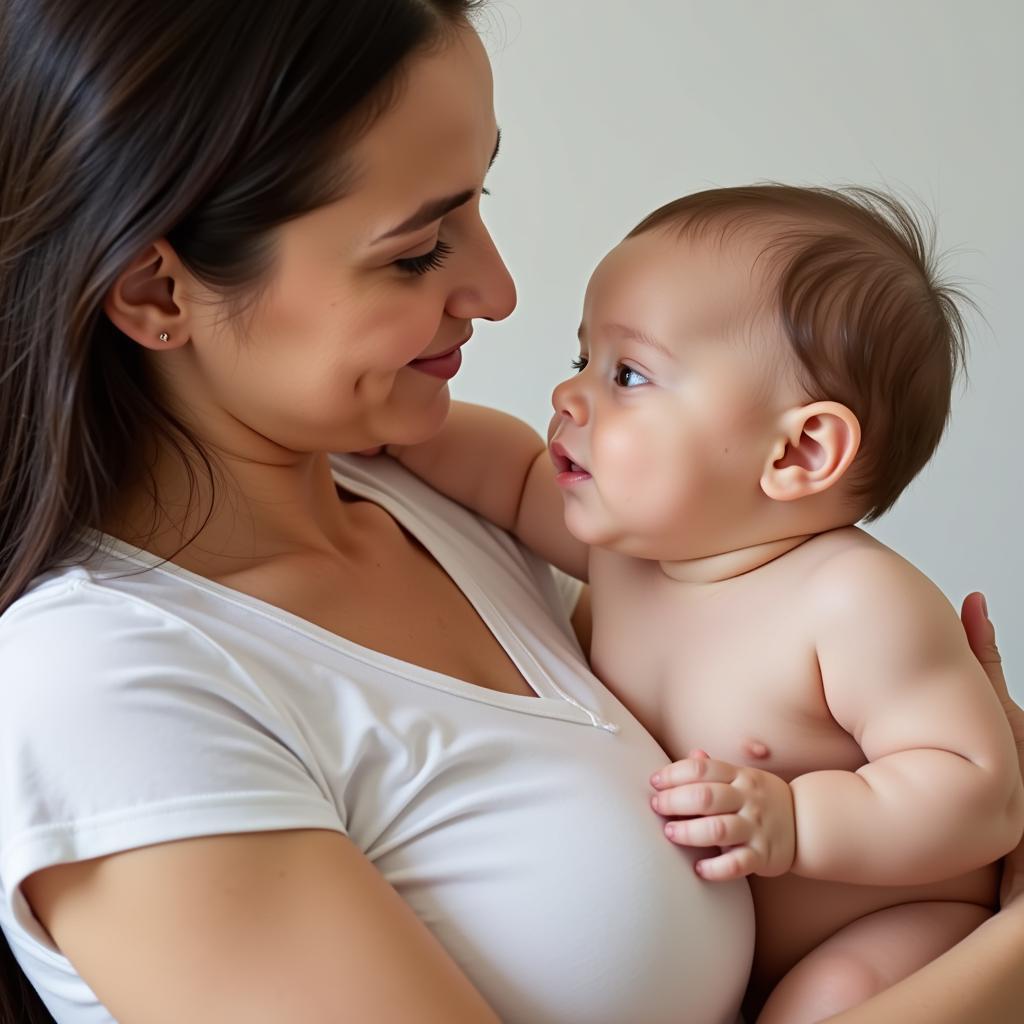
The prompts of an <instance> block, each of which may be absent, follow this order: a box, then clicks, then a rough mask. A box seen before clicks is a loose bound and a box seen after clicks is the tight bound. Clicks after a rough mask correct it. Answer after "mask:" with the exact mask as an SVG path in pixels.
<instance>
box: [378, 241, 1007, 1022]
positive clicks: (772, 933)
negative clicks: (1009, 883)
mask: <svg viewBox="0 0 1024 1024" xmlns="http://www.w3.org/2000/svg"><path fill="white" fill-rule="evenodd" d="M735 248H736V251H728V250H727V248H726V247H725V246H721V247H716V246H713V245H712V244H711V243H709V242H707V241H704V242H703V243H696V242H693V243H686V242H682V243H681V242H679V241H678V240H677V239H675V238H670V237H668V236H663V235H658V234H657V233H652V234H651V235H650V236H641V237H639V238H635V239H629V240H627V241H626V242H625V243H623V244H622V245H620V246H619V247H618V248H617V249H616V250H613V252H612V253H611V254H610V255H609V256H608V257H607V258H606V260H605V261H603V262H602V264H601V266H599V268H598V269H597V271H596V272H595V274H594V277H593V279H592V281H591V284H590V287H589V289H588V292H587V299H586V302H585V306H584V317H583V325H582V327H581V331H580V337H581V348H582V352H581V360H580V363H579V365H578V368H579V369H580V370H581V371H582V372H581V373H580V374H579V375H578V376H576V377H573V378H570V379H569V380H567V381H565V382H564V383H563V384H561V385H559V387H558V388H556V390H555V393H554V396H553V404H554V407H555V417H554V419H553V420H552V424H551V430H550V437H549V440H550V442H551V454H550V458H549V456H548V455H547V454H545V453H544V452H543V444H542V443H541V442H540V441H539V439H538V438H537V437H536V435H533V434H532V431H529V430H528V428H527V429H525V430H524V428H523V425H521V424H518V423H515V422H513V421H511V419H510V418H507V417H503V416H502V415H501V414H496V413H493V412H491V411H489V410H483V409H479V408H476V407H464V408H459V409H456V410H455V413H454V415H453V416H452V417H451V418H450V419H449V421H448V423H447V424H446V427H445V428H444V430H443V431H442V433H441V434H440V435H439V436H438V438H436V439H434V440H433V441H431V442H430V443H429V444H427V445H425V446H421V447H413V448H409V449H401V450H397V451H395V450H393V451H395V453H396V454H398V457H399V458H400V460H401V461H402V462H403V463H405V464H406V465H407V466H408V467H409V468H411V469H413V471H414V472H417V473H419V474H420V475H422V476H424V477H425V478H426V479H427V480H428V481H429V482H430V483H432V484H433V485H434V486H436V487H438V488H439V489H440V490H442V491H443V492H445V493H447V494H449V495H450V496H452V497H454V498H456V499H457V500H459V501H461V502H463V503H464V504H467V505H468V506H469V507H471V508H473V509H475V510H477V511H479V512H480V513H481V514H484V515H486V516H488V517H489V518H491V519H493V520H494V521H495V522H497V523H499V524H500V525H503V526H506V527H508V528H512V529H514V530H515V531H516V532H517V534H518V535H519V536H520V537H521V539H523V540H524V542H526V543H528V544H530V545H531V546H533V547H534V548H535V549H536V550H537V551H538V552H540V553H541V554H543V555H544V556H545V557H547V558H549V559H551V560H552V561H554V562H555V563H556V564H559V565H561V566H562V567H563V568H565V569H566V570H567V571H569V572H573V573H575V574H576V575H578V576H580V577H581V578H589V581H590V584H591V590H592V602H593V643H592V646H591V661H592V665H593V667H594V670H595V672H596V673H597V674H598V675H599V677H600V678H601V679H602V680H604V681H605V683H606V684H607V685H608V686H609V687H610V688H611V689H612V690H613V691H614V692H615V693H616V694H617V696H619V698H620V699H621V700H623V702H624V703H626V704H627V706H629V708H630V709H631V710H632V711H633V713H634V714H635V715H636V716H637V717H638V718H639V719H640V720H641V721H642V722H643V723H644V725H645V726H646V727H647V728H648V729H649V730H650V732H651V733H652V734H653V735H654V736H655V737H656V738H657V739H658V740H659V742H660V743H661V745H662V746H663V748H664V749H665V750H666V752H667V753H668V754H669V756H670V757H671V758H672V759H673V760H674V762H675V763H673V764H672V765H670V766H668V767H667V768H666V769H664V770H663V771H662V772H660V773H658V775H657V776H656V777H655V778H654V779H652V786H653V787H654V789H655V794H654V795H653V797H652V806H653V808H654V809H655V810H656V811H657V812H658V813H659V814H662V815H664V816H665V817H666V818H668V819H669V820H668V822H667V824H666V834H667V835H668V837H669V838H670V839H671V840H672V841H673V842H677V843H679V844H681V845H686V846H698V847H709V848H711V849H710V850H709V856H708V857H706V858H704V859H703V860H701V861H698V864H697V868H698V871H699V873H700V874H701V875H702V877H704V878H707V879H708V880H711V881H715V880H719V879H726V878H735V877H738V876H741V875H749V876H752V877H751V883H752V889H753V893H754V897H755V907H756V912H757V922H758V950H757V953H756V955H755V964H754V974H753V978H752V986H751V994H750V999H749V1000H748V1011H750V1012H756V1011H757V1010H760V1009H761V1007H762V1005H763V1012H762V1014H761V1017H760V1020H761V1021H762V1022H763V1024H776V1022H779V1024H801V1022H804V1021H806V1022H808V1024H810V1022H813V1021H818V1020H822V1019H824V1018H826V1017H828V1016H830V1015H832V1014H834V1013H836V1012H839V1011H842V1010H844V1009H846V1008H847V1007H850V1006H853V1005H856V1004H858V1003H861V1002H863V1001H864V1000H866V999H867V998H868V997H870V996H871V995H873V994H874V993H876V992H878V991H879V990H880V989H882V988H884V987H886V986H888V985H891V984H893V983H895V982H896V981H898V980H899V979H900V978H903V977H905V976H907V975H908V974H910V973H911V972H912V971H914V970H915V969H916V968H918V967H920V966H922V965H923V964H924V963H926V962H928V961H929V960H931V959H933V958H934V957H936V956H938V955H939V954H941V953H942V952H943V951H945V950H946V949H948V948H950V947H951V946H953V945H954V944H955V943H956V942H957V941H959V940H960V939H962V938H963V937H964V936H965V935H967V934H968V933H970V932H971V931H972V930H973V929H974V928H975V927H977V926H978V925H979V924H980V923H981V922H983V921H984V920H986V919H987V918H988V917H989V916H990V914H991V912H992V910H993V909H994V907H995V905H996V904H995V900H996V889H997V885H998V870H997V868H996V866H995V865H994V863H993V862H995V861H996V860H997V859H998V858H999V857H1000V856H1002V855H1003V854H1005V853H1006V852H1007V851H1008V850H1010V849H1012V848H1013V847H1014V846H1015V845H1016V844H1017V842H1018V841H1019V840H1020V836H1021V831H1022V827H1024V789H1022V786H1021V779H1020V775H1019V772H1018V767H1017V761H1016V751H1015V748H1014V744H1013V741H1012V737H1011V734H1010V731H1009V729H1008V728H1007V724H1006V719H1005V717H1004V714H1003V711H1002V709H1001V707H1000V704H999V701H998V700H997V698H996V696H995V695H994V694H993V692H992V690H991V688H990V687H989V685H988V682H987V679H986V676H985V672H984V670H983V669H982V668H981V666H980V665H979V664H978V662H977V660H976V659H975V658H974V656H973V655H972V653H971V651H970V648H969V646H968V644H967V642H966V639H965V637H964V634H963V631H962V630H961V628H960V626H959V623H958V622H957V617H956V614H955V612H954V611H953V610H952V609H951V608H950V607H949V605H948V603H947V602H946V600H945V598H944V597H943V596H942V594H941V593H940V592H939V591H938V589H937V588H936V587H935V586H934V585H933V584H931V583H930V582H929V581H928V580H927V579H926V578H925V577H923V576H922V575H921V574H920V573H919V572H917V570H915V569H914V568H913V567H912V566H911V565H909V563H907V562H905V561H904V560H903V559H901V558H900V557H899V556H898V555H896V554H895V553H894V552H892V551H890V550H889V549H887V548H885V547H884V546H883V545H881V544H879V543H878V542H876V541H874V540H873V539H872V538H871V537H870V536H868V535H867V534H865V533H863V532H862V531H859V530H857V529H855V528H853V527H852V526H850V525H849V524H850V523H851V522H853V521H855V520H856V519H857V518H858V517H859V516H858V515H857V514H852V512H851V508H852V506H851V502H850V500H849V497H848V495H847V493H846V486H845V483H844V476H845V474H846V471H847V470H848V469H849V468H850V466H851V465H852V464H853V462H854V460H855V458H856V454H857V450H858V445H859V439H860V435H859V424H858V423H857V421H856V418H855V417H854V416H853V415H852V413H850V411H849V410H848V409H846V408H844V407H842V406H840V405H838V404H836V403H832V402H814V403H810V404H808V403H807V402H806V399H803V397H802V393H801V390H800V388H799V386H798V385H797V383H796V378H795V375H794V374H793V373H791V372H790V369H789V367H788V366H787V364H786V361H785V359H784V355H785V350H784V349H783V348H782V347H781V344H780V340H779V339H778V338H777V337H775V338H773V337H772V332H771V329H770V327H769V326H767V325H766V324H763V323H761V321H760V320H759V309H763V306H759V305H758V301H757V298H756V297H753V298H750V299H748V300H747V301H746V302H744V301H743V300H742V299H740V300H739V301H737V298H736V297H737V296H743V295H745V294H749V293H750V292H751V282H752V281H753V282H754V285H755V286H756V285H757V283H758V282H757V279H756V277H755V276H754V272H753V269H752V267H753V260H752V257H751V250H750V249H749V247H748V248H744V246H743V245H742V244H740V245H738V246H736V247H735ZM762 319H763V318H762ZM751 325H754V326H753V327H752V326H751ZM773 345H774V348H773V347H772V346H773ZM552 461H553V462H554V469H555V472H554V473H553V472H552V465H551V463H552ZM668 467H671V468H668ZM709 755H710V756H709ZM784 978H785V980H784V981H783V979H784ZM780 982H782V983H781V984H780ZM769 994H771V999H770V1001H768V1002H767V1003H765V1001H766V1000H767V999H768V997H769Z"/></svg>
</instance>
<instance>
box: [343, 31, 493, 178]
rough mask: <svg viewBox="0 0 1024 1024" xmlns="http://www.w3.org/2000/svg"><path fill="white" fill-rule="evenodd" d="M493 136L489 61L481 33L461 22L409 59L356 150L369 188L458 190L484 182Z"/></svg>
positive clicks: (491, 84)
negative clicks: (412, 186)
mask: <svg viewBox="0 0 1024 1024" xmlns="http://www.w3.org/2000/svg"><path fill="white" fill-rule="evenodd" d="M495 136H496V126H495V118H494V98H493V82H492V77H491V67H490V61H489V60H488V58H487V53H486V51H485V50H484V47H483V44H482V43H481V41H480V39H479V37H478V36H477V34H476V33H475V32H474V31H473V30H472V29H470V28H461V29H458V30H456V31H455V32H453V33H451V34H450V36H449V37H446V38H445V41H444V42H443V44H441V45H438V46H435V47H433V48H431V49H430V50H428V51H426V52H424V53H422V54H420V55H417V56H415V57H413V58H411V60H410V62H409V65H408V67H407V68H406V70H405V71H404V73H403V74H402V78H401V80H400V82H399V87H398V89H397V92H396V97H395V99H394V101H393V102H392V103H391V105H390V106H388V107H387V109H385V110H384V111H383V113H382V114H381V116H380V117H379V118H378V120H377V121H376V122H375V123H374V124H373V125H372V126H371V128H370V129H369V130H368V131H367V132H366V133H365V134H364V135H363V137H362V138H361V139H360V140H359V141H358V142H357V143H356V145H355V146H354V147H353V151H352V156H353V158H354V161H355V163H356V167H357V171H358V173H359V174H360V176H361V178H362V179H363V181H364V183H365V184H366V185H369V186H370V187H373V186H374V185H377V186H384V187H388V186H392V187H394V186H403V185H405V186H408V185H409V184H415V185H416V186H417V189H422V190H424V191H426V192H432V191H435V190H436V189H438V188H441V189H456V190H457V189H458V188H459V187H463V188H465V187H472V186H478V185H479V180H480V177H481V173H482V170H486V165H487V161H488V160H489V158H490V155H491V152H492V150H493V147H494V140H495ZM481 161H483V168H481V167H480V166H479V165H480V163H481Z"/></svg>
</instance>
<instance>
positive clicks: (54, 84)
mask: <svg viewBox="0 0 1024 1024" xmlns="http://www.w3.org/2000/svg"><path fill="white" fill-rule="evenodd" d="M481 2H482V0H303V2H302V3H298V4H293V3H286V2H282V0H241V2H240V0H143V2H142V3H139V2H138V0H3V3H2V5H0V111H2V115H0V118H2V122H0V614H2V613H3V612H4V611H5V610H6V609H7V608H8V607H9V606H10V605H11V604H12V602H14V601H15V600H16V599H17V598H18V597H19V596H20V595H21V594H22V593H23V592H24V590H25V588H26V587H27V586H28V584H29V583H30V582H31V581H32V579H33V578H35V577H36V576H37V575H39V574H40V573H42V572H45V571H47V570H48V569H50V568H52V567H54V566H57V565H60V564H66V563H67V562H71V561H75V560H76V557H77V558H78V559H80V558H81V557H82V555H81V551H82V549H81V546H80V544H81V542H80V539H79V538H78V533H79V530H80V529H81V528H82V527H87V526H92V527H97V528H98V527H99V526H100V524H102V523H103V522H104V521H105V520H106V518H107V516H108V515H109V513H110V511H111V509H112V507H113V506H114V502H115V499H116V498H117V496H118V495H119V494H120V493H122V491H123V489H124V488H125V487H126V486H127V484H128V483H130V482H134V481H138V480H142V479H145V476H146V473H147V466H146V464H145V458H144V446H143V443H142V442H143V440H144V439H151V440H162V441H163V442H164V443H165V444H166V445H167V446H169V447H170V448H171V450H173V451H175V452H176V453H177V455H178V456H180V458H181V460H182V462H183V464H184V466H185V468H186V472H187V473H188V476H189V479H191V480H193V481H194V480H195V475H194V473H195V470H194V464H195V462H196V461H198V463H200V464H202V465H203V466H204V467H205V471H206V473H207V474H208V475H209V477H210V485H211V487H212V485H213V472H212V466H211V463H210V460H209V458H208V456H207V455H206V454H205V453H204V452H203V450H202V449H201V447H200V445H199V442H198V441H197V439H196V438H195V437H194V436H193V435H192V434H190V432H189V431H188V429H187V428H186V427H185V426H184V425H183V424H182V423H181V422H180V421H178V420H177V419H176V418H175V417H174V416H172V415H171V414H170V412H169V411H168V410H167V409H166V408H164V407H163V405H162V404H161V401H160V397H159V394H158V393H157V390H156V389H155V388H154V387H153V384H152V381H151V380H150V379H149V376H148V375H147V373H146V372H145V365H144V360H143V353H142V349H141V347H140V346H139V345H138V344H136V343H134V342H131V341H129V340H128V339H126V338H125V337H124V335H122V334H121V333H120V332H119V331H118V330H117V328H115V327H114V325H113V324H112V323H111V322H110V320H109V319H108V318H107V317H106V315H105V314H104V313H103V310H102V303H103V300H104V297H105V296H106V294H107V293H108V292H109V290H110V288H111V286H112V285H113V284H114V282H115V281H116V279H117V278H118V276H119V274H120V273H121V272H122V271H123V269H124V268H125V267H126V266H127V265H128V264H129V263H130V262H131V260H133V259H134V258H135V257H136V256H138V255H139V254H140V253H142V252H144V251H145V249H146V247H147V246H148V245H150V244H152V243H153V242H154V241H156V240H157V239H159V238H165V239H167V241H168V242H169V243H170V245H171V246H172V247H173V248H174V250H175V252H176V254H177V255H178V257H179V258H180V259H181V261H182V263H183V264H184V265H185V266H186V267H187V268H188V270H189V271H190V272H191V273H192V274H194V275H195V277H196V278H197V279H198V280H200V281H201V282H203V283H204V284H205V285H207V286H209V287H210V288H211V289H214V290H215V291H216V292H217V293H218V294H219V295H221V296H222V297H223V298H224V300H225V304H226V308H228V309H229V310H230V312H231V313H232V315H240V314H241V312H242V308H243V306H244V305H245V304H247V303H248V302H250V301H251V300H252V299H253V298H254V297H255V296H256V295H257V294H258V291H259V288H260V286H261V284H264V283H265V282H266V277H267V275H268V273H269V271H270V269H271V267H272V262H273V257H274V252H273V248H272V235H271V232H272V229H274V228H275V227H278V226H279V225H281V224H283V223H285V222H286V221H289V220H291V219H293V218H296V217H298V216H301V215H302V214H305V213H308V212H310V211H311V210H314V209H317V208H318V207H320V206H323V205H325V204H327V203H328V202H332V201H334V200H337V199H338V198H340V197H341V196H342V195H343V194H344V189H345V171H346V168H345V167H344V161H343V160H341V161H340V163H339V159H338V157H339V153H340V152H342V151H343V150H339V146H341V147H343V146H344V143H345V141H346V140H352V139H353V138H355V137H356V136H357V135H358V133H359V132H361V131H362V130H364V129H365V128H366V127H367V126H368V125H369V124H371V123H372V121H373V119H374V117H375V116H376V115H377V114H379V113H380V112H381V111H382V110H383V109H384V108H385V107H386V106H387V105H388V103H389V102H390V101H391V100H392V99H393V97H394V91H395V88H396V87H397V86H398V84H399V83H400V75H401V69H402V67H403V66H404V63H405V61H406V59H407V58H408V57H409V56H410V55H412V54H414V53H416V52H419V51H421V50H423V49H424V48H427V47H429V46H431V45H433V44H434V43H436V42H437V41H439V40H441V39H442V38H443V37H444V35H445V34H446V33H447V32H449V31H451V30H452V29H453V28H454V27H456V26H458V25H460V24H462V23H463V21H464V20H465V19H466V18H468V17H469V15H470V14H471V12H472V11H473V10H474V9H475V8H476V7H478V6H480V5H481ZM190 453H191V455H190ZM76 553H77V555H76ZM17 682H18V681H17V680H13V679H8V680H2V684H3V685H8V686H10V685H17ZM0 953H2V954H3V956H2V959H3V961H5V963H2V964H0V983H2V990H0V1024H34V1022H36V1021H50V1019H51V1018H50V1017H49V1015H48V1014H47V1013H46V1011H45V1010H44V1009H43V1007H42V1004H41V1003H40V1002H39V1000H38V998H37V997H36V996H35V993H34V991H33V990H32V989H31V986H28V985H26V984H25V982H24V978H23V976H22V975H21V974H20V971H19V970H18V967H17V965H16V963H15V961H14V959H13V957H12V956H11V954H10V951H9V950H8V949H7V948H6V945H4V948H3V949H2V950H0Z"/></svg>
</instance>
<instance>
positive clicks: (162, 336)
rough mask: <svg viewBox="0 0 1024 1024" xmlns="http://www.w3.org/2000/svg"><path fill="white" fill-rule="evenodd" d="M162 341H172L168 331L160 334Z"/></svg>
mask: <svg viewBox="0 0 1024 1024" xmlns="http://www.w3.org/2000/svg"><path fill="white" fill-rule="evenodd" d="M160 340H161V341H170V340H171V336H170V335H169V334H168V333H167V332H166V331H161V332H160Z"/></svg>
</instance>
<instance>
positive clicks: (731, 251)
mask: <svg viewBox="0 0 1024 1024" xmlns="http://www.w3.org/2000/svg"><path fill="white" fill-rule="evenodd" d="M958 297H959V296H958V293H957V292H955V291H954V290H952V289H950V288H948V287H946V286H944V285H943V284H941V283H940V282H938V281H937V279H936V274H935V262H934V255H933V252H932V249H931V244H930V239H929V238H928V237H927V236H926V234H925V232H924V231H923V230H922V228H921V226H920V225H919V224H918V222H917V221H916V220H915V218H914V216H913V215H912V213H911V212H910V211H909V210H908V209H907V208H906V207H904V206H903V205H902V204H900V203H899V202H898V201H897V200H895V199H892V198H890V197H888V196H884V195H882V194H879V193H877V192H872V191H869V190H864V189H855V190H844V191H841V192H840V191H833V190H828V189H809V188H792V187H787V186H782V185H762V186H752V187H747V188H727V189H715V190H711V191H706V192H700V193H697V194H695V195H692V196H687V197H685V198H683V199H680V200H677V201H675V202H673V203H669V204H668V205H667V206H664V207H662V208H661V209H659V210H656V211H655V212H654V213H652V214H651V215H650V216H649V217H647V218H646V219H645V220H643V221H642V222H641V223H640V224H639V225H638V226H637V227H636V228H635V229H634V230H633V231H632V232H631V233H630V234H629V235H628V236H627V238H626V239H625V240H624V241H623V242H622V243H621V244H620V245H619V246H617V247H616V248H615V249H613V250H612V251H611V252H610V253H609V254H608V256H607V257H605V259H604V260H603V261H602V262H601V264H600V265H599V266H598V268H597V270H596V271H595V272H594V275H593V277H592V278H591V281H590V285H589V287H588V289H587V296H586V300H585V303H584V310H583V321H582V325H581V327H580V345H581V348H580V354H581V361H580V364H579V366H578V368H580V369H582V372H580V373H578V374H577V375H576V376H574V377H572V378H570V379H569V380H567V381H565V382H563V383H562V384H560V385H559V386H558V388H556V389H555V393H554V395H553V403H554V406H555V417H554V419H553V421H552V427H551V439H552V442H553V447H552V453H553V456H554V457H555V461H556V464H557V465H558V466H559V468H560V469H562V470H563V471H567V470H569V471H570V472H568V474H567V475H563V476H562V477H561V480H562V482H563V484H564V485H565V487H564V491H565V496H566V522H567V524H568V526H569V528H570V529H571V530H572V531H573V532H574V533H575V534H576V535H577V536H579V537H580V538H581V539H583V540H585V541H588V542H589V543H594V544H600V545H604V546H612V547H616V548H617V549H619V550H622V551H624V552H625V553H629V554H635V555H639V556H641V557H654V558H662V559H665V558H676V559H683V558H699V557H704V556H706V555H710V554H718V553H720V552H723V551H730V550H736V549H738V548H742V547H749V546H752V545H754V544H760V543H765V542H767V541H770V540H778V539H781V538H783V537H791V536H796V535H802V534H804V533H813V532H820V531H821V530H825V529H831V528H834V527H837V526H842V525H847V524H850V523H854V522H857V521H858V520H860V519H862V518H867V519H874V518H876V517H877V516H879V515H881V514H882V513H883V512H884V511H886V510H887V509H888V508H889V507H891V506H892V504H893V503H894V502H895V501H896V499H897V498H898V497H899V495H900V494H901V493H902V491H903V490H904V488H906V486H907V485H908V484H909V483H910V481H911V480H912V479H913V478H914V477H915V476H916V475H917V473H918V472H919V471H920V469H921V468H922V467H923V466H924V465H925V463H926V462H927V461H928V459H929V458H930V457H931V455H932V453H933V452H934V451H935V448H936V446H937V445H938V443H939V439H940V438H941V436H942V433H943V430H944V428H945V425H946V421H947V419H948V417H949V408H950V398H951V391H952V385H953V381H954V379H955V377H956V374H957V371H958V369H959V367H960V365H961V362H962V359H963V353H964V327H963V322H962V320H961V317H960V314H959V312H958V310H957V308H956V305H955V302H954V299H955V298H958ZM566 459H568V460H571V461H572V462H573V463H574V464H575V465H577V466H580V467H582V468H583V470H585V471H586V472H584V473H573V472H571V470H572V468H573V467H571V466H568V465H567V463H566V461H565V460H566Z"/></svg>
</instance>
